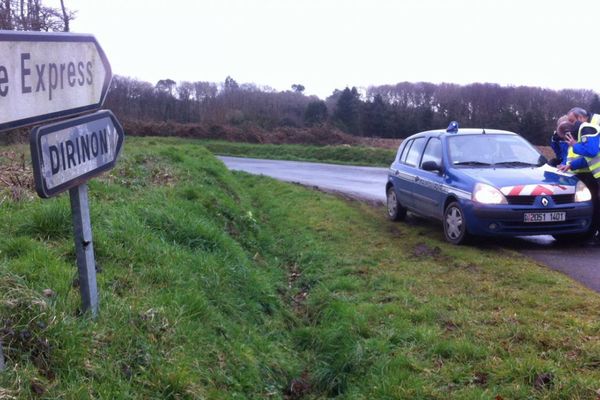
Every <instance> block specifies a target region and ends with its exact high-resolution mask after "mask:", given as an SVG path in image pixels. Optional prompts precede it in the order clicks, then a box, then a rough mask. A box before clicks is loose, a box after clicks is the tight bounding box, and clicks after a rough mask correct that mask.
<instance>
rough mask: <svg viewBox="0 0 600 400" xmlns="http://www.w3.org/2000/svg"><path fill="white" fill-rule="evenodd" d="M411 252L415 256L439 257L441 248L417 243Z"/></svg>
mask: <svg viewBox="0 0 600 400" xmlns="http://www.w3.org/2000/svg"><path fill="white" fill-rule="evenodd" d="M412 254H413V256H414V257H416V258H428V257H432V258H439V257H440V256H441V255H442V249H440V248H439V247H438V246H435V247H431V246H429V245H428V244H426V243H417V245H416V246H415V248H414V249H413V252H412Z"/></svg>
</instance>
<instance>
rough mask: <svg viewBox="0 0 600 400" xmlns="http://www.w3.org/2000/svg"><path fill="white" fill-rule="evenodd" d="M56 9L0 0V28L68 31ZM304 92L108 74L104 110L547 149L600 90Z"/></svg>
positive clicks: (127, 115) (137, 116)
mask: <svg viewBox="0 0 600 400" xmlns="http://www.w3.org/2000/svg"><path fill="white" fill-rule="evenodd" d="M60 5H61V7H60V8H52V7H47V6H45V5H44V4H43V1H42V0H0V29H4V30H18V31H65V32H68V31H69V22H70V21H71V20H73V18H74V17H75V12H73V11H71V10H69V9H67V8H66V7H65V3H64V0H60ZM304 90H305V87H304V85H302V84H300V83H295V84H293V85H292V86H291V90H286V91H276V90H274V89H272V88H270V87H268V86H258V85H255V84H253V83H243V84H239V83H238V82H236V81H235V79H233V78H232V77H230V76H228V77H226V78H225V80H224V81H223V82H219V83H215V82H207V81H197V82H187V81H184V82H175V81H174V80H172V79H162V80H160V81H158V82H156V84H152V83H149V82H144V81H140V80H135V79H131V78H127V77H123V76H115V77H114V78H113V80H112V83H111V89H110V91H109V93H108V97H107V100H106V104H105V107H106V108H110V109H112V110H113V111H114V112H115V113H116V114H117V115H118V116H120V117H121V118H123V119H127V120H133V121H148V122H177V123H184V124H198V125H202V126H204V127H205V128H206V127H208V128H209V129H211V130H212V128H214V131H217V132H218V131H219V129H220V128H221V127H231V126H233V127H236V128H239V129H245V130H263V131H269V130H273V129H277V128H290V129H292V130H293V128H307V127H314V126H320V127H323V128H325V130H326V128H327V127H331V128H334V127H335V128H338V129H340V130H342V131H344V132H346V133H349V134H352V135H356V136H370V137H384V138H404V137H407V136H409V135H411V134H413V133H415V132H419V131H423V130H428V129H435V128H440V127H445V126H447V124H448V123H449V122H450V121H452V120H455V121H458V122H459V123H460V125H461V126H462V127H484V128H498V129H506V130H511V131H515V132H518V133H520V134H522V135H523V136H525V137H526V138H527V139H529V140H530V141H531V142H533V143H534V144H547V142H548V137H549V134H550V133H552V131H553V130H554V125H555V123H556V119H557V118H558V117H559V116H561V115H563V114H565V113H566V112H567V111H568V110H569V109H571V108H572V107H574V106H580V107H584V108H586V109H588V110H589V111H591V112H596V113H600V99H599V98H598V94H596V93H595V92H593V91H591V90H584V89H582V90H571V89H569V90H560V91H555V90H549V89H542V88H537V87H526V86H520V87H511V86H509V87H502V86H500V85H497V84H492V83H474V84H470V85H456V84H450V83H442V84H433V83H426V82H419V83H410V82H400V83H397V84H392V85H381V86H372V87H369V88H367V89H361V90H360V91H359V90H358V89H357V88H355V87H352V88H349V87H346V88H344V89H336V90H335V91H334V92H333V93H332V94H331V96H329V97H327V98H326V99H325V100H321V99H319V98H318V97H316V96H306V95H304ZM290 129H288V131H290ZM332 131H333V129H332ZM150 133H151V132H150Z"/></svg>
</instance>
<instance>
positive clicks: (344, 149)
mask: <svg viewBox="0 0 600 400" xmlns="http://www.w3.org/2000/svg"><path fill="white" fill-rule="evenodd" d="M202 144H203V145H204V146H205V147H206V148H207V149H208V150H210V151H211V152H213V153H215V154H218V155H223V156H236V157H250V158H266V159H271V160H293V161H312V162H324V163H333V164H350V165H361V166H373V167H389V166H390V164H391V163H392V161H394V157H395V156H396V151H395V150H390V149H385V148H376V147H363V146H349V145H340V146H305V145H294V144H285V145H277V144H251V143H235V142H222V141H202Z"/></svg>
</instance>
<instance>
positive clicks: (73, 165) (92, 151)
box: [30, 110, 124, 198]
mask: <svg viewBox="0 0 600 400" xmlns="http://www.w3.org/2000/svg"><path fill="white" fill-rule="evenodd" d="M123 137H124V133H123V128H122V127H121V125H120V124H119V121H117V119H116V118H115V116H114V115H113V113H111V112H110V111H108V110H102V111H98V112H96V113H94V114H91V115H86V116H83V117H79V118H74V119H71V120H68V121H64V122H59V123H55V124H50V125H45V126H42V127H37V128H35V129H34V130H33V132H32V134H31V138H30V146H31V159H32V163H33V175H34V178H35V187H36V190H37V193H38V195H40V197H44V198H47V197H51V196H54V195H56V194H58V193H61V192H63V191H65V190H67V189H69V188H72V187H74V186H78V185H80V184H82V183H85V182H86V181H87V180H88V179H90V178H92V177H94V176H96V175H99V174H100V173H102V172H104V171H107V170H109V169H111V168H112V167H114V165H115V163H116V160H117V156H118V155H119V152H120V150H121V147H122V145H123Z"/></svg>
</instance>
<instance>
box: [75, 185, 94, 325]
mask: <svg viewBox="0 0 600 400" xmlns="http://www.w3.org/2000/svg"><path fill="white" fill-rule="evenodd" d="M69 195H70V196H71V214H72V216H73V233H74V235H75V250H76V252H77V270H78V271H79V292H80V293H81V299H82V301H83V311H84V312H85V311H88V310H89V311H91V313H92V317H93V318H96V316H97V315H98V287H97V285H96V261H95V260H94V244H93V243H92V223H91V221H90V208H89V203H88V188H87V184H85V183H84V184H82V185H79V186H77V187H74V188H71V189H69Z"/></svg>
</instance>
